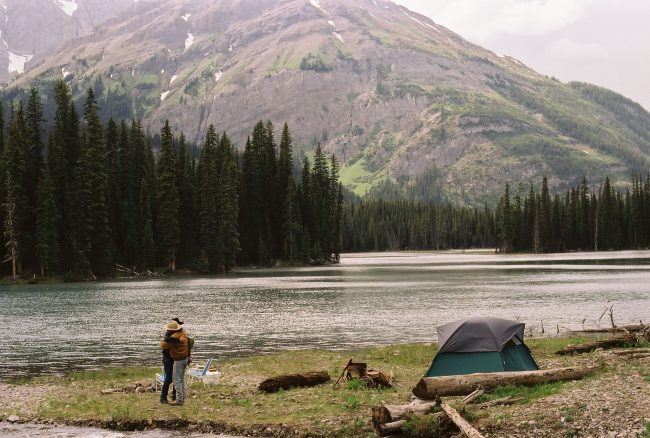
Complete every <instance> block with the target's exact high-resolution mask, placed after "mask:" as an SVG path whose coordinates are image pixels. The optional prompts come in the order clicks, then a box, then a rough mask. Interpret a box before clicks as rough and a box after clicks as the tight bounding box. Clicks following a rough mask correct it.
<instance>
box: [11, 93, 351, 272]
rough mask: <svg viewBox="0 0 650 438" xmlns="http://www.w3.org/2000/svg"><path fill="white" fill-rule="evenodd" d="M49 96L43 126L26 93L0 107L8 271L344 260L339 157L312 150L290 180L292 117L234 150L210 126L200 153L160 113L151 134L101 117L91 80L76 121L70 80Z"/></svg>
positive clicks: (216, 267) (258, 129)
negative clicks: (50, 106)
mask: <svg viewBox="0 0 650 438" xmlns="http://www.w3.org/2000/svg"><path fill="white" fill-rule="evenodd" d="M54 94H55V100H56V112H55V113H54V116H53V121H51V124H48V123H46V122H47V121H46V120H44V118H43V103H42V99H41V96H40V94H39V92H38V91H37V90H36V89H34V88H32V89H31V90H30V92H29V95H28V96H29V97H28V99H27V102H26V103H24V102H22V101H16V102H11V104H10V105H9V106H8V111H7V112H6V113H5V111H3V110H4V108H3V107H2V106H0V203H1V206H2V209H1V215H2V220H1V221H0V228H1V230H0V231H1V232H0V238H1V239H2V247H3V248H4V249H5V251H4V252H5V257H4V261H5V264H4V265H3V274H5V275H6V274H9V275H10V276H11V277H12V278H18V277H22V278H32V277H36V276H38V277H45V276H52V275H57V274H62V275H64V276H65V278H67V279H71V280H88V279H95V278H106V277H111V276H114V275H115V273H116V267H117V266H120V267H123V268H124V269H127V270H130V271H132V272H138V273H140V272H148V271H149V270H153V269H154V268H155V267H160V266H166V269H167V270H169V271H174V270H175V269H176V268H177V267H184V268H190V269H194V270H197V271H199V272H203V273H224V272H229V271H230V270H232V269H233V267H234V266H235V265H237V264H239V265H242V264H243V265H250V264H253V265H264V266H269V265H273V264H274V263H276V262H277V261H279V260H289V261H295V262H297V263H315V262H316V263H325V262H333V261H334V262H335V261H337V260H338V258H339V253H340V250H341V248H340V239H339V237H338V236H340V227H341V215H342V189H341V186H340V183H339V177H338V171H339V164H338V162H337V160H336V158H335V157H334V156H327V155H326V154H325V153H324V152H323V150H322V149H321V148H320V146H319V147H318V148H317V150H316V151H315V153H314V154H313V158H312V161H313V164H312V163H311V162H310V160H308V159H306V158H305V160H304V163H303V169H302V174H301V175H300V176H299V177H298V178H296V177H295V176H294V174H295V172H294V163H293V145H292V138H291V133H290V131H289V128H288V126H287V125H286V124H285V126H284V127H283V129H282V132H281V135H280V143H279V145H278V144H277V143H276V140H275V137H276V133H275V132H274V129H275V128H274V126H273V125H272V124H271V122H267V123H263V122H259V123H258V124H257V125H256V126H255V127H254V129H253V131H252V134H251V135H250V137H249V139H248V141H247V142H246V146H245V148H244V150H243V152H242V153H241V154H240V153H238V152H237V150H236V149H235V147H234V146H233V145H232V143H231V142H230V139H229V138H228V136H227V135H226V133H221V134H220V133H218V132H217V131H216V128H215V127H214V126H210V127H209V128H208V131H207V133H206V134H205V140H204V142H203V144H202V145H201V147H200V148H198V147H197V146H195V145H189V144H187V143H186V140H185V137H184V135H183V133H182V132H180V133H178V135H175V133H174V132H173V131H172V128H171V126H170V123H169V122H168V121H166V122H165V123H164V126H162V128H161V130H160V134H159V136H158V135H156V136H155V137H154V136H149V135H147V134H146V133H145V132H144V131H143V128H142V125H141V123H140V121H138V120H132V121H130V122H127V121H125V120H122V121H120V122H117V121H114V120H113V119H109V120H108V122H107V123H105V124H103V123H102V122H101V120H100V117H99V115H98V108H97V103H96V100H95V95H94V92H93V89H92V88H91V89H89V90H88V94H87V97H86V100H85V104H84V107H83V114H82V115H80V114H79V111H78V110H77V108H76V106H75V105H74V102H73V100H72V97H71V93H70V90H69V88H68V86H67V85H66V84H65V83H64V82H62V81H59V82H58V83H57V84H56V85H55V93H54ZM5 114H6V120H7V121H6V123H5ZM46 124H47V125H51V129H49V132H47V133H46V132H44V131H45V129H44V126H45V125H46Z"/></svg>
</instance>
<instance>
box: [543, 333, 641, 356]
mask: <svg viewBox="0 0 650 438" xmlns="http://www.w3.org/2000/svg"><path fill="white" fill-rule="evenodd" d="M638 343H639V339H638V338H637V336H636V334H634V333H626V334H624V335H621V336H614V337H611V338H606V339H598V340H595V341H590V342H585V343H583V344H578V345H567V346H566V347H564V348H563V349H561V350H558V351H556V352H555V354H558V355H560V356H566V355H568V354H575V353H589V352H590V351H593V350H596V349H598V348H602V349H604V350H608V349H611V348H616V347H625V346H629V345H637V344H638Z"/></svg>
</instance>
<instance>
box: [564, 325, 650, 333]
mask: <svg viewBox="0 0 650 438" xmlns="http://www.w3.org/2000/svg"><path fill="white" fill-rule="evenodd" d="M646 327H649V326H648V325H646V324H628V325H620V326H616V327H603V328H588V329H582V330H573V331H572V333H624V332H640V331H643V330H645V329H646Z"/></svg>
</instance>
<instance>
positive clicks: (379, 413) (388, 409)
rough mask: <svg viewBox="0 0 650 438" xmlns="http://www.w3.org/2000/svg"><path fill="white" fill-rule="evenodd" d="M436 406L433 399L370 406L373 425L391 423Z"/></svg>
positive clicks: (429, 410)
mask: <svg viewBox="0 0 650 438" xmlns="http://www.w3.org/2000/svg"><path fill="white" fill-rule="evenodd" d="M435 406H436V402H435V401H433V400H432V401H427V402H425V403H411V404H409V405H381V406H375V407H374V408H372V423H373V425H377V424H384V423H391V422H393V421H397V420H402V419H404V418H406V417H408V416H410V415H426V414H428V413H430V412H431V411H432V410H433V408H434V407H435Z"/></svg>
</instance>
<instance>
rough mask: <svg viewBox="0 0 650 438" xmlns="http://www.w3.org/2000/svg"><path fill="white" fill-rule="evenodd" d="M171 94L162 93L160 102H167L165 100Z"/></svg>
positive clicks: (167, 92)
mask: <svg viewBox="0 0 650 438" xmlns="http://www.w3.org/2000/svg"><path fill="white" fill-rule="evenodd" d="M169 93H170V91H163V92H162V93H160V101H161V102H162V101H163V100H165V98H166V97H167V95H169Z"/></svg>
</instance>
